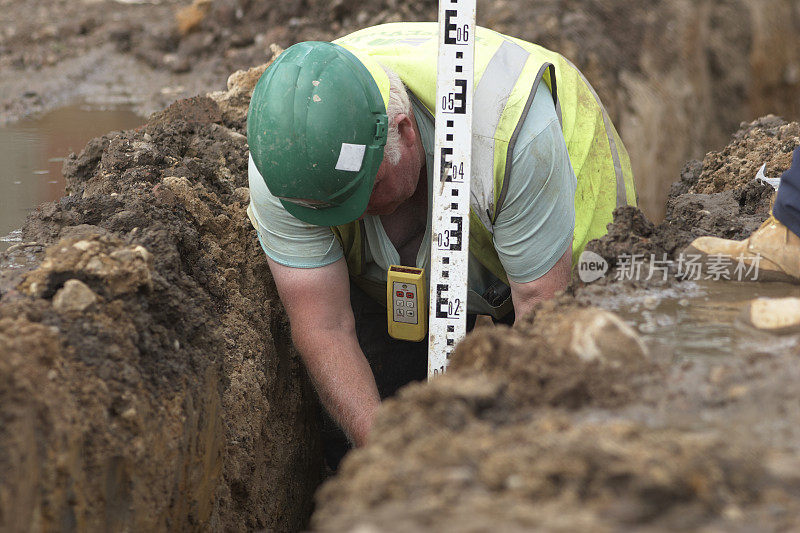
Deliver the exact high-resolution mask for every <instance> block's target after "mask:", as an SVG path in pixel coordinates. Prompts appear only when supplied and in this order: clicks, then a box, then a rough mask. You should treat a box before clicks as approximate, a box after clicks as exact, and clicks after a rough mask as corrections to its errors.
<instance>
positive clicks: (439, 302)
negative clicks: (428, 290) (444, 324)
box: [436, 283, 448, 318]
mask: <svg viewBox="0 0 800 533" xmlns="http://www.w3.org/2000/svg"><path fill="white" fill-rule="evenodd" d="M447 289H448V285H446V284H444V283H437V284H436V318H447V298H446V297H444V296H442V293H443V292H447ZM442 306H444V311H442Z"/></svg>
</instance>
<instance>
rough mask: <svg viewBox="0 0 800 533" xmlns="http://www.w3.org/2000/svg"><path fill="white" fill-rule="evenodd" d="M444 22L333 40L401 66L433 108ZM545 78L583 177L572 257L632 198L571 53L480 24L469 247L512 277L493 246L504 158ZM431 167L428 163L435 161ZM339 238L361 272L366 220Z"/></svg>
mask: <svg viewBox="0 0 800 533" xmlns="http://www.w3.org/2000/svg"><path fill="white" fill-rule="evenodd" d="M437 41H438V25H437V23H434V22H403V23H394V24H383V25H380V26H374V27H371V28H366V29H363V30H360V31H357V32H355V33H351V34H350V35H347V36H345V37H342V38H340V39H338V40H336V41H334V42H335V43H336V44H339V45H341V46H343V47H345V48H347V49H348V50H350V51H352V52H353V53H355V54H356V55H363V54H366V55H368V56H370V57H371V58H372V59H374V60H376V61H377V62H378V63H380V64H382V65H384V66H386V67H388V68H390V69H392V70H393V71H395V72H396V73H397V74H398V76H399V77H400V79H401V80H402V81H403V83H404V84H405V85H406V87H407V88H408V90H409V91H410V92H411V93H413V95H414V96H416V98H417V99H418V100H419V101H420V102H421V103H422V104H423V105H424V106H425V107H426V108H427V109H428V110H429V111H432V110H435V109H436V108H437V106H436V104H435V101H434V100H435V99H436V64H437V59H438V52H437ZM542 81H544V82H545V83H546V84H547V87H548V88H549V89H550V92H551V93H552V95H553V100H554V103H555V107H556V113H557V115H558V118H559V121H560V123H561V130H562V132H563V134H564V140H565V141H566V146H567V151H568V152H569V158H570V162H571V163H572V168H573V170H574V172H575V176H576V178H577V190H576V192H575V228H574V233H573V241H572V262H573V265H574V264H575V263H576V262H577V259H578V257H579V256H580V254H581V252H582V251H583V249H584V247H585V246H586V243H588V242H589V241H590V240H591V239H596V238H598V237H601V236H603V235H605V233H606V231H607V230H606V225H607V224H609V223H610V222H611V221H612V212H613V210H614V209H615V208H616V207H618V206H622V205H636V201H637V199H636V189H635V186H634V182H633V172H632V170H631V164H630V159H629V157H628V152H627V151H626V150H625V146H624V145H623V144H622V140H621V139H620V137H619V134H618V133H617V131H616V129H615V128H614V125H613V124H612V123H611V120H610V118H609V116H608V113H607V112H606V110H605V109H604V107H603V105H602V103H601V102H600V99H599V98H598V97H597V94H596V93H595V91H594V89H593V88H592V87H591V85H589V82H588V81H587V80H586V78H584V77H583V75H582V74H581V73H580V72H579V71H578V69H576V68H575V66H574V65H573V64H572V63H570V62H569V60H567V59H566V58H564V57H563V56H561V55H560V54H557V53H555V52H551V51H549V50H546V49H544V48H542V47H541V46H538V45H535V44H532V43H529V42H525V41H523V40H520V39H516V38H513V37H508V36H506V35H502V34H500V33H497V32H495V31H492V30H489V29H486V28H481V27H478V29H477V34H476V38H475V82H474V99H473V148H472V177H471V179H472V181H471V194H470V196H471V202H470V243H469V249H470V253H471V254H472V255H473V256H474V257H475V258H476V259H477V260H478V261H480V262H481V264H483V265H484V266H485V267H486V268H487V269H488V270H489V271H490V272H492V273H493V274H494V275H495V276H497V277H498V278H499V279H501V280H503V281H505V282H506V283H507V282H508V278H507V276H506V273H505V271H504V270H503V267H502V265H501V263H500V259H499V258H498V256H497V252H496V251H495V249H494V246H493V244H492V227H493V224H494V221H495V220H496V218H497V214H498V213H499V212H500V209H501V207H502V205H503V201H504V199H505V195H506V192H507V190H508V175H509V170H510V167H509V165H508V161H509V159H510V158H511V155H512V152H513V150H514V143H515V141H516V137H517V134H518V132H519V129H520V127H521V126H522V123H523V122H524V120H525V117H526V115H527V112H528V109H529V107H530V105H531V101H532V100H533V97H534V95H535V94H536V88H537V87H538V85H539V83H540V82H542ZM429 170H430V169H429ZM332 229H333V231H334V233H335V234H336V236H337V237H338V239H339V240H340V241H341V242H342V247H343V249H344V254H345V258H346V260H347V263H348V267H349V269H350V272H351V274H352V275H353V276H354V277H356V278H357V277H358V276H359V275H360V274H361V272H362V271H363V260H364V258H363V255H364V254H363V246H364V242H363V239H364V237H363V228H361V227H360V225H359V223H358V221H354V222H351V223H350V224H346V225H343V226H337V227H335V228H332Z"/></svg>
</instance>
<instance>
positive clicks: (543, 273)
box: [247, 23, 636, 468]
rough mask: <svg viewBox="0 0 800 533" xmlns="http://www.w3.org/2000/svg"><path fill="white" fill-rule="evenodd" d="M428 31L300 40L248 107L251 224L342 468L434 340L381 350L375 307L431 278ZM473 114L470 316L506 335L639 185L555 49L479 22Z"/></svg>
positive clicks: (432, 78) (432, 27)
mask: <svg viewBox="0 0 800 533" xmlns="http://www.w3.org/2000/svg"><path fill="white" fill-rule="evenodd" d="M437 32H438V26H437V24H436V23H397V24H386V25H382V26H377V27H373V28H367V29H364V30H361V31H358V32H356V33H353V34H350V35H348V36H345V37H343V38H341V39H338V40H337V41H335V42H333V43H326V42H304V43H299V44H296V45H294V46H292V47H290V48H288V49H287V50H286V51H284V52H283V53H282V54H281V55H280V56H278V58H276V59H275V61H274V62H273V63H272V65H270V67H269V68H267V70H266V71H265V72H264V74H263V76H262V77H261V79H260V80H259V82H258V84H257V86H256V88H255V90H254V93H253V97H252V100H251V103H250V111H249V115H248V125H247V133H248V143H249V145H250V161H249V178H250V196H251V202H250V206H249V208H248V214H249V215H250V219H251V221H252V222H253V225H254V227H255V228H256V229H257V231H258V238H259V241H260V243H261V246H262V247H263V249H264V252H265V253H266V255H267V258H268V263H269V267H270V269H271V271H272V275H273V277H274V279H275V284H276V286H277V288H278V293H279V295H280V298H281V301H282V302H283V304H284V306H285V308H286V311H287V313H288V315H289V319H290V322H291V328H292V339H293V341H294V343H295V345H296V347H297V349H298V351H299V352H300V354H301V356H302V358H303V360H304V363H305V365H306V368H307V369H308V372H309V375H310V376H311V379H312V381H313V382H314V385H315V387H316V390H317V393H318V394H319V397H320V400H321V403H322V405H323V406H324V407H325V408H326V410H327V412H328V413H329V414H330V416H331V417H332V419H333V420H334V421H335V423H336V424H333V423H331V422H330V421H328V424H327V427H326V429H325V433H326V434H325V435H324V436H323V440H324V442H325V448H326V459H327V461H328V464H329V465H330V466H331V467H334V468H335V466H336V464H337V463H338V460H339V458H340V457H341V455H342V454H343V453H344V451H346V450H347V448H348V439H349V442H350V443H352V444H355V445H356V446H361V445H363V444H364V443H365V442H367V439H368V437H369V433H370V428H371V427H372V424H373V420H374V417H375V413H376V411H377V409H378V407H379V405H380V402H381V398H385V397H387V396H389V395H391V394H393V393H394V392H395V391H396V390H397V389H398V388H399V387H401V386H402V385H404V384H406V383H409V382H411V381H414V380H422V379H425V377H426V373H427V339H424V340H423V341H421V342H416V343H415V342H407V341H398V340H395V339H392V338H390V337H389V335H388V334H387V313H386V309H385V305H386V303H385V299H386V279H387V269H388V268H389V267H390V266H391V265H405V266H414V267H419V268H423V269H424V270H425V272H428V267H429V260H430V232H431V202H432V198H431V197H432V190H433V186H434V183H435V182H436V181H437V180H436V178H435V176H432V173H433V172H432V171H433V157H434V153H433V152H434V118H433V115H432V112H433V111H434V110H435V109H436V108H437V106H436V105H435V102H434V100H435V98H436V63H437ZM473 106H474V118H473V158H472V169H473V175H472V178H471V179H472V184H471V198H470V210H471V213H470V242H469V251H470V260H469V272H468V287H469V298H468V302H467V311H468V313H469V315H468V316H469V317H470V319H471V320H468V322H472V323H474V316H475V315H478V314H481V315H489V316H491V317H493V318H494V319H495V320H500V321H504V322H506V323H513V320H514V317H515V316H522V315H524V314H525V313H527V312H528V311H529V310H530V309H531V308H532V306H533V305H534V304H535V303H537V302H539V301H542V300H545V299H548V298H551V297H553V296H554V295H555V294H556V293H557V292H559V291H561V290H563V289H564V288H565V287H566V286H567V284H568V283H569V281H570V272H571V265H572V264H574V263H575V262H576V259H577V257H578V256H579V255H580V253H581V251H582V250H583V248H584V246H585V245H586V243H587V242H588V241H589V240H590V239H594V238H598V237H600V236H602V235H603V234H605V233H606V225H607V224H608V223H609V222H611V220H612V211H613V210H614V209H615V208H616V207H618V206H621V205H635V203H636V191H635V189H634V184H633V176H632V172H631V168H630V161H629V158H628V154H627V152H626V150H625V147H624V146H623V144H622V141H621V140H620V137H619V135H618V134H617V132H616V130H615V129H614V126H613V124H612V123H611V121H610V119H609V118H608V115H607V113H606V111H605V109H604V108H603V106H602V104H601V102H600V100H599V99H598V97H597V95H596V94H595V92H594V90H593V89H592V88H591V86H590V85H589V83H588V81H586V79H585V78H584V77H583V76H582V74H581V73H580V72H579V71H578V70H577V69H576V68H575V67H574V66H573V65H572V64H571V63H570V62H569V61H568V60H566V59H565V58H564V57H562V56H560V55H559V54H557V53H554V52H551V51H548V50H545V49H544V48H541V47H539V46H537V45H534V44H531V43H528V42H525V41H521V40H519V39H514V38H511V37H507V36H505V35H501V34H499V33H496V32H493V31H491V30H488V29H484V28H478V30H477V38H476V50H475V89H474V102H473ZM337 425H338V427H337ZM339 428H341V430H343V432H344V433H342V432H341V431H340V429H339ZM345 435H346V437H345ZM337 442H338V444H337Z"/></svg>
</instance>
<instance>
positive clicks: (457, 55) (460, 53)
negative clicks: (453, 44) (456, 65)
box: [456, 52, 464, 59]
mask: <svg viewBox="0 0 800 533" xmlns="http://www.w3.org/2000/svg"><path fill="white" fill-rule="evenodd" d="M463 57H464V52H456V59H461V58H463Z"/></svg>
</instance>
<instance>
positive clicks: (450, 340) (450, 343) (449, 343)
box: [447, 339, 456, 346]
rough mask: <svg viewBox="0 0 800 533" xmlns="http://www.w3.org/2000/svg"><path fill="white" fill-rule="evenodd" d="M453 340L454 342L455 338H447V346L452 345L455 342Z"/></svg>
mask: <svg viewBox="0 0 800 533" xmlns="http://www.w3.org/2000/svg"><path fill="white" fill-rule="evenodd" d="M455 342H456V341H455V340H453V339H447V345H448V346H452V345H453V344H455Z"/></svg>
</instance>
